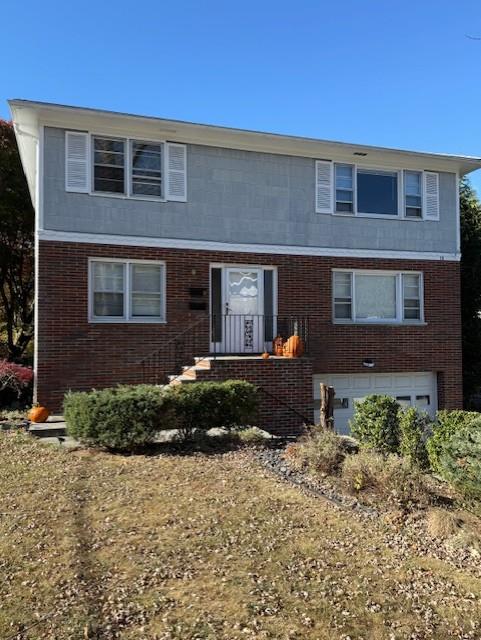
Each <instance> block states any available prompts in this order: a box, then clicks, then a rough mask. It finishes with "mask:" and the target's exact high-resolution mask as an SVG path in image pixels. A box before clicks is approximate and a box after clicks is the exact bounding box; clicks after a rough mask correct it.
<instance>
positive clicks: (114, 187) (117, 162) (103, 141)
mask: <svg viewBox="0 0 481 640" xmlns="http://www.w3.org/2000/svg"><path fill="white" fill-rule="evenodd" d="M124 177H125V142H124V141H123V140H111V139H109V138H94V191H101V192H106V193H124V192H125V183H124Z"/></svg>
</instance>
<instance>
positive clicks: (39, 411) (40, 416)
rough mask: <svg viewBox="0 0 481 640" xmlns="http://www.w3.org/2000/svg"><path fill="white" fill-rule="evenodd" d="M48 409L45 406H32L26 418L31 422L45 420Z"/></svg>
mask: <svg viewBox="0 0 481 640" xmlns="http://www.w3.org/2000/svg"><path fill="white" fill-rule="evenodd" d="M49 415H50V411H49V410H48V409H47V408H46V407H32V408H31V409H30V411H29V412H28V419H29V420H31V421H32V422H47V418H48V417H49Z"/></svg>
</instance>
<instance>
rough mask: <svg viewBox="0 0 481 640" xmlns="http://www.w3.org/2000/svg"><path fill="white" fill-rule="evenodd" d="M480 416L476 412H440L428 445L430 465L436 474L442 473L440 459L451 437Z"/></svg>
mask: <svg viewBox="0 0 481 640" xmlns="http://www.w3.org/2000/svg"><path fill="white" fill-rule="evenodd" d="M479 416H480V414H479V413H476V412H475V411H460V410H454V411H447V410H442V411H438V412H437V414H436V422H435V423H434V424H433V434H432V436H431V437H430V438H429V439H428V441H427V443H426V448H427V451H428V457H429V465H430V467H431V469H432V470H433V471H434V472H435V473H441V466H440V457H441V454H442V452H443V450H444V447H445V446H446V444H447V443H448V442H449V440H450V439H451V436H452V435H453V434H454V433H456V432H457V431H459V430H460V429H461V428H463V427H464V426H466V425H468V424H469V423H471V422H472V421H473V420H474V419H475V418H478V417H479Z"/></svg>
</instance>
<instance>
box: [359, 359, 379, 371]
mask: <svg viewBox="0 0 481 640" xmlns="http://www.w3.org/2000/svg"><path fill="white" fill-rule="evenodd" d="M375 364H376V363H375V362H374V360H371V358H366V359H365V360H363V361H362V366H363V367H367V368H368V369H372V368H373V367H374V365H375Z"/></svg>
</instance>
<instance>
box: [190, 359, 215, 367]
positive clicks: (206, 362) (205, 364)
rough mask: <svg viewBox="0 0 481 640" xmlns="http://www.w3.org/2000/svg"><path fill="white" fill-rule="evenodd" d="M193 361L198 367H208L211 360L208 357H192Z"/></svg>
mask: <svg viewBox="0 0 481 640" xmlns="http://www.w3.org/2000/svg"><path fill="white" fill-rule="evenodd" d="M194 362H195V366H196V367H198V368H199V369H210V368H211V362H212V360H211V359H210V358H194Z"/></svg>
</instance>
